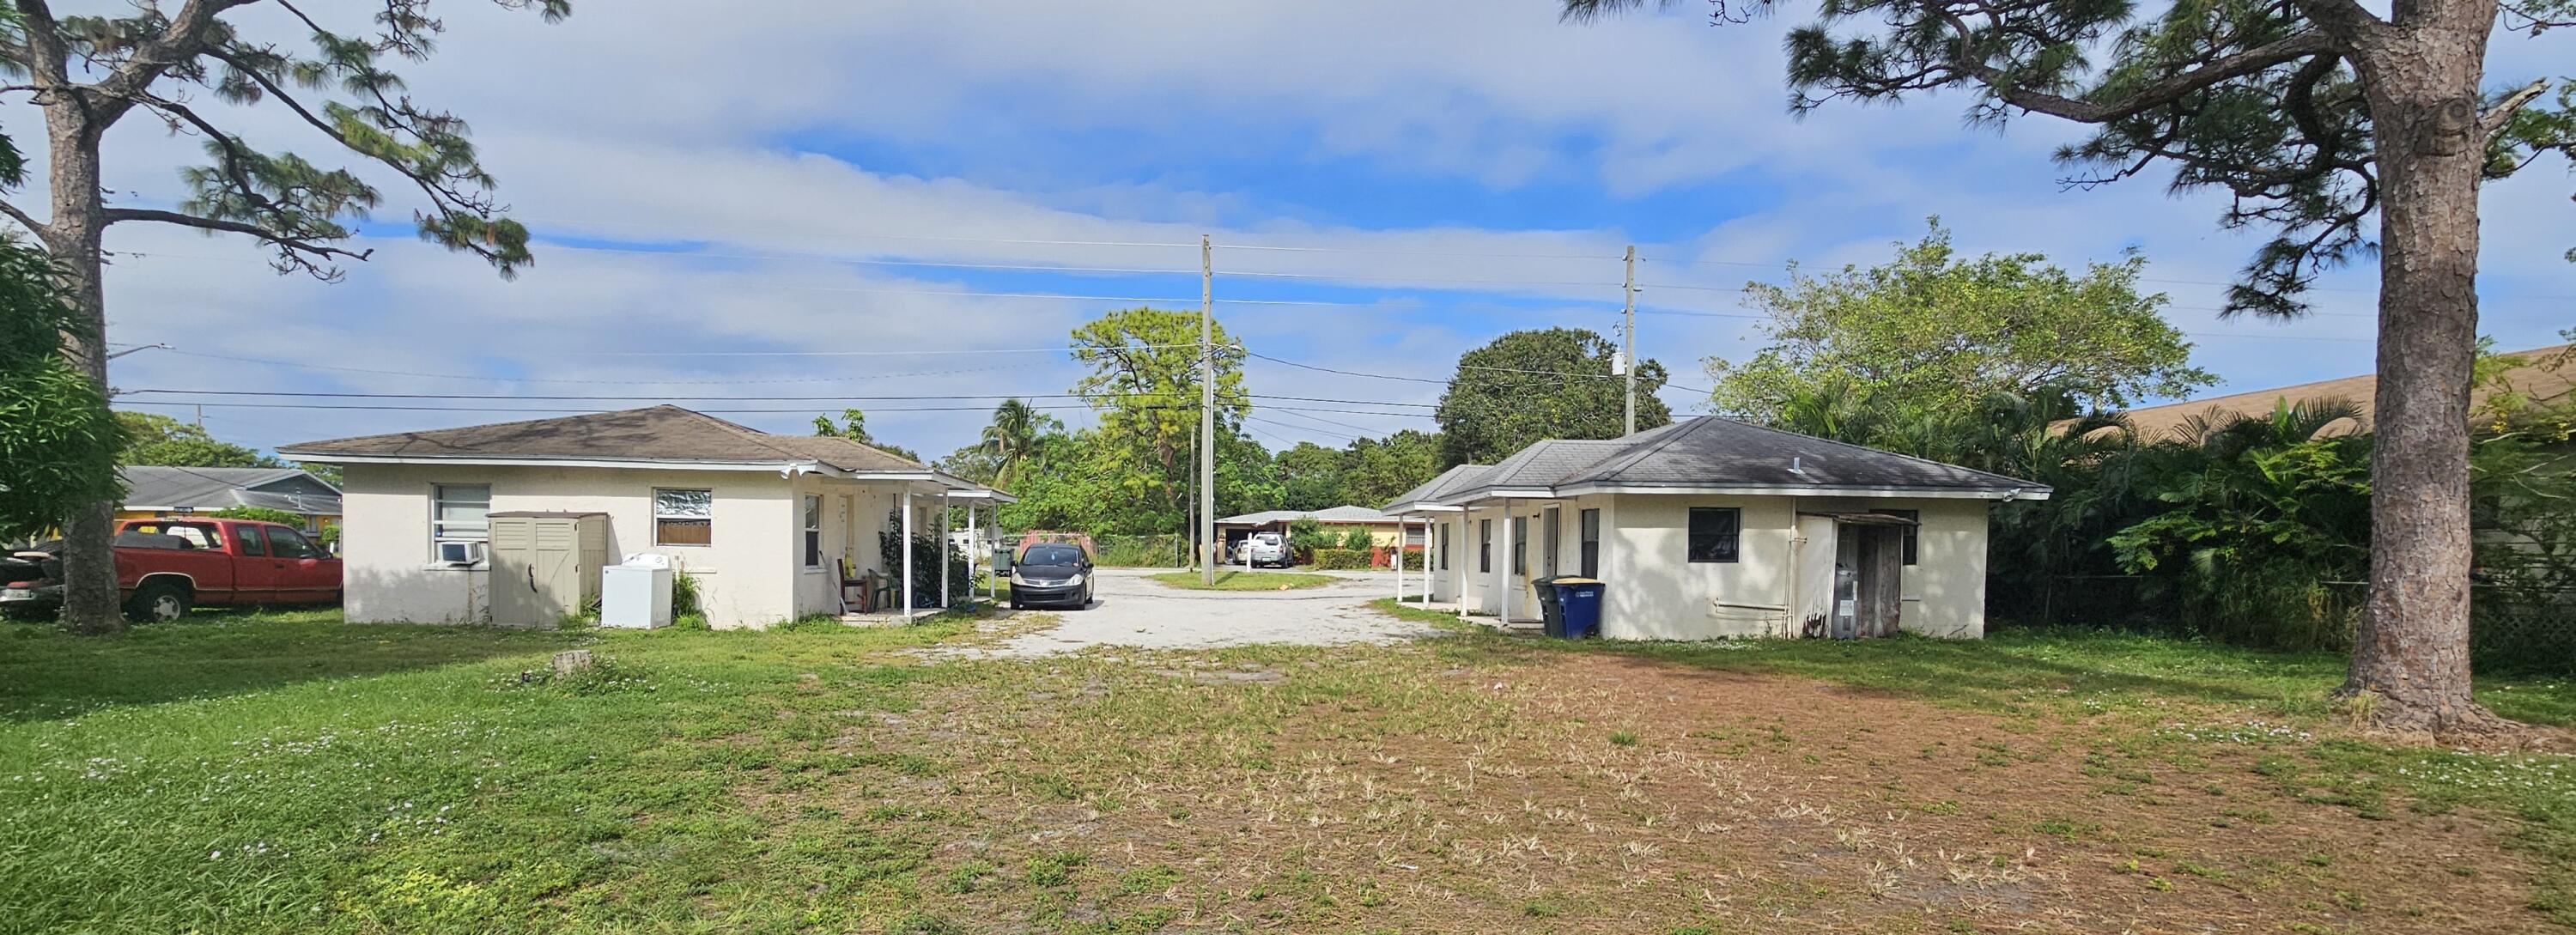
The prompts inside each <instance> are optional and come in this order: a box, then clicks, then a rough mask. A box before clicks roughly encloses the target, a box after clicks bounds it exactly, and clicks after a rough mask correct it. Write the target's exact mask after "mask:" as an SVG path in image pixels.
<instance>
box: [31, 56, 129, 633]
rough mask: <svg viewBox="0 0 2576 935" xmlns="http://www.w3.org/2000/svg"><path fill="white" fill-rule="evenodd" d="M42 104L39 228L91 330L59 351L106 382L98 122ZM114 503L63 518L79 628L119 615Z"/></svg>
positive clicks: (77, 108)
mask: <svg viewBox="0 0 2576 935" xmlns="http://www.w3.org/2000/svg"><path fill="white" fill-rule="evenodd" d="M66 96H67V97H70V98H71V99H69V100H60V101H57V102H55V103H53V104H51V105H49V106H47V107H46V108H45V135H46V138H47V141H48V143H49V145H50V147H51V150H52V151H51V153H50V157H51V159H52V166H51V175H52V182H53V187H52V201H53V217H52V218H50V219H48V220H47V222H46V223H45V227H44V229H43V230H41V231H38V232H37V233H38V234H39V235H40V236H41V237H42V238H43V239H44V241H45V247H46V249H47V251H48V252H50V253H52V254H53V259H54V263H55V264H56V265H57V266H59V267H61V268H62V270H63V275H64V279H65V282H64V285H65V287H66V292H67V293H68V294H67V296H66V297H67V298H68V299H69V300H70V301H71V302H73V303H74V305H75V306H76V307H77V308H78V309H79V311H80V313H81V317H82V318H83V319H85V320H86V321H87V322H88V325H89V335H88V336H86V337H79V338H75V339H74V340H72V341H69V342H67V343H66V344H65V345H64V348H63V354H64V356H66V357H68V358H70V360H71V362H72V363H73V365H75V366H77V367H79V368H80V371H81V372H82V373H85V374H88V375H89V378H90V379H92V380H95V381H97V382H98V385H99V386H101V387H105V386H107V345H106V335H107V303H106V299H105V295H104V293H103V292H101V290H100V286H99V275H100V261H99V249H100V242H101V239H100V235H101V233H102V229H103V228H104V227H105V226H106V225H105V224H104V223H103V218H102V212H103V211H104V210H105V205H104V204H103V203H102V196H101V194H100V190H99V160H98V142H99V132H100V128H99V127H97V126H96V125H95V123H94V121H92V120H91V119H90V115H89V110H88V107H87V102H86V101H84V100H82V99H80V98H79V97H77V96H71V95H66ZM115 526H116V504H114V503H96V504H91V505H89V506H87V507H84V508H81V509H80V510H78V511H76V512H74V513H73V514H72V515H71V516H70V517H69V518H68V521H67V522H65V523H64V524H63V618H62V619H63V625H64V626H66V627H69V628H70V629H72V630H73V631H75V632H79V633H116V632H119V631H121V630H123V629H124V628H125V614H124V611H123V610H122V609H121V608H120V607H119V606H118V604H119V601H118V595H117V590H116V554H115V551H114V549H113V543H114V541H115V535H116V530H115Z"/></svg>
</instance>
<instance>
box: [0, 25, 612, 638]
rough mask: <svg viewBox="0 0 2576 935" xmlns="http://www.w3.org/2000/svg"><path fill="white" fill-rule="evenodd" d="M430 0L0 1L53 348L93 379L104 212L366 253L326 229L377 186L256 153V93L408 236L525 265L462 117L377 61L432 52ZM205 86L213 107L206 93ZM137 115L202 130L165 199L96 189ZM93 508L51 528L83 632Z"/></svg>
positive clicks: (308, 258) (104, 568) (102, 569)
mask: <svg viewBox="0 0 2576 935" xmlns="http://www.w3.org/2000/svg"><path fill="white" fill-rule="evenodd" d="M497 2H499V3H500V4H501V5H502V6H505V7H510V8H513V9H534V10H536V11H538V13H539V14H541V15H542V16H543V17H544V19H546V20H547V21H549V22H552V21H555V20H560V19H562V18H563V17H564V16H566V15H568V14H569V13H570V12H571V6H570V3H569V0H497ZM431 5H432V4H431V0H384V2H381V3H377V4H372V6H373V9H372V10H365V9H356V8H354V7H357V6H358V5H354V4H341V5H332V6H330V7H329V8H327V9H325V8H322V7H320V6H319V5H317V6H316V9H315V10H313V11H311V12H308V11H307V10H306V9H305V8H304V6H303V5H298V4H291V3H288V2H287V0H187V2H185V3H182V4H180V5H179V7H178V9H177V10H175V11H166V12H165V11H164V10H163V9H162V8H161V6H160V5H159V4H154V3H138V4H132V5H129V6H127V7H126V8H125V9H124V12H125V13H126V14H127V15H124V16H93V15H57V14H56V12H55V11H54V9H53V4H51V3H48V2H43V0H15V2H13V3H10V4H8V5H7V6H6V7H5V8H0V68H5V69H6V70H7V71H8V73H9V74H10V75H11V76H12V77H13V78H14V79H15V81H16V83H14V84H11V85H9V86H7V87H5V88H0V92H21V93H25V94H27V95H28V97H27V98H26V100H27V101H28V102H29V103H31V104H34V105H35V106H36V107H38V108H40V109H42V111H43V112H44V115H45V136H46V140H47V144H48V145H47V147H46V158H47V160H48V161H49V165H48V166H47V172H46V174H47V179H46V180H47V182H48V183H49V184H48V185H47V186H46V191H47V192H48V194H49V195H50V203H49V204H47V205H46V206H45V210H44V211H43V212H42V213H43V214H45V219H44V220H42V221H39V220H37V218H36V215H37V214H38V213H39V212H37V211H30V210H28V209H27V208H25V207H23V206H21V205H20V204H19V203H18V201H16V200H9V201H0V214H5V215H6V216H7V217H9V218H10V219H12V220H14V221H16V222H17V223H18V224H19V225H20V226H22V227H25V228H26V229H27V230H28V231H29V232H31V233H33V234H34V235H35V237H36V239H37V240H38V241H40V242H42V243H43V244H44V246H45V250H46V252H47V253H49V254H51V255H52V257H53V259H54V262H55V263H56V265H57V267H58V271H59V274H60V278H61V281H62V283H63V287H64V292H65V294H66V301H67V302H68V304H70V305H71V306H72V308H73V309H74V310H75V311H76V312H77V313H78V315H77V316H76V322H75V323H76V324H78V325H79V328H78V329H76V330H75V331H74V332H73V334H74V335H75V337H74V339H73V340H72V341H71V342H69V344H68V346H66V347H65V348H64V354H65V356H66V357H67V358H68V359H70V360H71V361H72V363H73V364H74V366H75V368H76V369H78V370H79V371H80V372H81V374H82V375H83V376H86V377H87V378H88V379H89V380H90V382H92V383H94V384H97V385H100V386H105V385H106V384H107V347H106V343H105V342H106V340H107V336H108V335H107V306H106V302H105V299H104V296H103V293H102V292H101V291H100V287H99V280H100V271H101V255H102V251H101V244H102V242H103V238H104V235H105V233H106V231H107V228H108V227H110V226H112V225H116V224H129V223H150V224H170V225H176V226H180V227H190V228H195V229H197V230H201V231H205V232H208V233H210V234H212V233H225V234H239V235H242V236H247V237H250V238H253V239H255V240H258V241H260V242H261V243H263V244H265V245H266V246H268V247H269V248H271V250H272V251H273V254H272V261H271V262H272V264H273V265H275V266H276V267H277V269H278V270H279V271H280V272H290V271H301V272H305V273H309V274H312V275H314V276H316V277H319V278H321V279H324V280H326V281H327V280H336V279H338V278H339V277H340V275H341V271H340V268H339V266H338V264H339V263H340V262H341V261H343V260H364V259H366V258H367V256H368V254H369V253H370V252H371V251H367V250H352V249H349V248H348V247H346V246H343V244H346V243H347V242H348V240H349V238H351V237H352V236H355V235H356V233H357V231H356V229H355V227H354V226H352V225H353V223H354V222H355V221H357V220H359V219H362V218H365V217H366V216H368V215H369V214H370V213H371V212H373V211H375V210H376V209H377V208H378V207H379V206H380V205H381V204H382V202H383V200H384V199H383V195H382V193H380V192H378V191H377V190H376V188H375V186H373V185H370V184H368V182H367V181H366V180H365V179H364V178H362V177H361V175H360V174H359V172H357V171H354V170H351V169H345V168H325V167H324V166H321V165H316V164H315V163H314V162H312V161H310V160H308V159H306V158H305V157H304V156H302V155H299V154H296V153H293V152H287V151H283V150H278V151H263V150H261V149H259V148H258V147H256V146H254V145H253V144H252V143H251V142H250V141H249V140H248V139H246V138H245V137H243V136H242V135H240V134H237V133H235V132H233V131H232V130H229V129H227V128H226V126H225V123H226V122H229V121H232V120H236V119H241V116H242V112H243V111H244V110H245V109H247V108H250V107H255V106H257V105H261V104H272V103H273V104H274V105H275V108H274V109H275V111H276V116H277V117H278V118H280V119H281V120H283V122H284V123H285V124H286V125H287V126H289V127H293V128H298V129H301V130H305V131H309V132H311V133H312V134H314V135H316V136H318V137H319V138H320V140H321V141H322V145H323V146H324V148H326V149H329V150H334V151H337V152H339V153H341V154H343V155H345V156H346V157H349V158H352V159H354V160H357V161H360V162H363V163H364V164H366V166H367V170H368V171H369V172H371V173H374V174H376V175H378V176H380V177H383V178H390V179H397V180H399V181H400V182H401V183H402V184H404V185H405V186H407V187H409V188H411V189H414V190H415V192H416V198H417V203H418V204H419V205H420V207H419V208H418V209H416V210H415V211H413V213H412V219H413V222H414V226H416V227H417V228H418V229H419V232H420V236H421V238H422V239H424V240H427V241H430V242H432V243H436V244H439V245H441V246H444V247H446V248H448V249H451V250H458V251H463V252H467V253H472V254H474V255H476V256H479V257H482V258H483V259H485V260H487V261H489V262H491V263H492V264H493V265H494V266H495V267H497V268H498V269H499V270H500V271H501V274H502V275H504V276H508V275H511V274H512V273H514V272H516V271H517V270H518V269H519V268H520V267H523V266H525V265H527V264H528V262H529V261H530V257H529V254H528V231H527V228H525V227H523V226H521V225H520V224H519V223H518V222H516V221H513V220H510V219H508V218H506V217H503V216H502V215H501V213H500V206H499V203H498V201H497V200H496V196H495V195H494V194H493V179H492V176H491V174H490V173H488V172H485V171H484V170H483V167H482V164H481V163H480V162H479V161H478V159H477V158H476V156H475V152H474V145H473V143H472V142H471V141H470V140H469V139H468V138H467V129H466V126H465V122H464V121H463V120H461V119H459V118H458V117H457V116H456V115H455V114H452V113H448V112H447V111H444V110H439V109H437V108H434V107H429V106H425V105H423V104H421V103H419V102H417V101H416V100H415V99H414V98H413V97H412V96H411V95H410V94H408V93H406V92H405V90H404V85H403V79H402V76H400V75H398V74H395V73H394V72H393V71H391V70H390V69H389V66H391V65H393V64H394V63H395V61H396V60H410V61H415V62H417V61H420V60H423V59H426V58H428V57H429V55H430V53H431V51H432V50H433V49H435V48H436V46H437V40H438V38H439V34H440V32H441V31H442V30H444V28H445V26H444V24H442V23H441V22H440V21H439V20H438V19H437V18H436V17H434V16H432V15H431V10H430V7H431ZM315 14H319V15H318V17H317V15H315ZM260 28H272V29H285V30H290V31H293V32H295V33H297V34H300V35H301V36H302V37H304V38H305V39H307V40H309V42H308V43H307V44H305V45H303V46H301V47H290V46H288V45H285V44H280V43H275V42H268V41H263V40H261V39H258V38H255V36H256V35H257V30H258V29H260ZM207 98H211V99H212V100H214V101H216V102H219V103H220V104H223V105H226V106H222V107H207V106H206V100H205V99H207ZM137 110H140V111H142V112H144V113H145V114H146V117H145V119H146V121H147V122H150V123H153V124H158V125H165V126H167V127H168V128H169V129H170V130H171V132H174V133H186V134H190V135H192V136H195V137H197V138H199V139H201V140H202V141H203V146H204V149H205V153H206V162H205V164H203V165H198V166H190V167H186V168H183V169H181V170H180V172H179V177H180V180H181V181H182V182H184V183H185V184H186V185H187V187H188V190H189V195H188V197H187V198H185V199H184V200H182V201H180V202H179V203H178V204H177V205H175V206H172V207H167V208H165V207H144V206H117V207H110V206H109V205H108V204H107V190H106V188H105V186H104V185H103V184H102V172H101V166H102V162H103V160H102V150H103V146H104V143H105V141H106V140H108V139H110V138H117V139H129V140H131V139H137V137H136V136H131V135H126V136H119V135H116V134H111V133H110V132H109V131H110V130H111V129H112V128H114V127H116V126H117V125H118V124H119V123H120V122H122V121H123V120H124V119H125V118H126V117H128V116H131V115H133V114H134V113H135V112H136V111H137ZM244 122H245V123H257V122H258V121H256V120H245V121H244ZM156 145H157V144H156ZM10 170H11V171H8V172H5V173H0V176H14V175H16V174H17V173H16V171H15V165H14V159H13V160H12V165H11V166H10ZM112 520H113V504H112V503H110V502H109V501H108V500H107V499H105V498H102V499H101V500H99V501H98V502H96V503H93V504H90V505H89V506H87V507H84V508H82V509H80V510H78V511H75V512H74V513H73V515H72V516H71V517H69V522H67V523H66V524H65V525H64V529H63V545H64V555H63V561H64V569H63V572H64V593H63V618H64V619H65V620H66V621H69V622H71V623H72V624H73V625H74V626H75V627H76V628H78V629H81V630H84V631H93V632H110V631H114V630H116V629H118V628H119V627H120V626H121V625H122V617H121V616H120V615H119V613H118V609H117V590H116V568H115V563H114V559H113V557H112V555H111V553H110V552H109V551H108V545H109V537H110V535H111V533H112V530H111V526H112V525H113V522H112Z"/></svg>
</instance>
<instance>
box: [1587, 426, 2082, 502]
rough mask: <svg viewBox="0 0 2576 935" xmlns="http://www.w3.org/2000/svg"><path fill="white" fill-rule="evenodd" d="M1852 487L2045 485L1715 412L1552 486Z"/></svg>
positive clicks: (1997, 490) (1965, 488)
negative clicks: (1764, 425)
mask: <svg viewBox="0 0 2576 935" xmlns="http://www.w3.org/2000/svg"><path fill="white" fill-rule="evenodd" d="M1590 484H1600V485H1616V486H1628V487H1658V486H1662V487H1687V486H1730V487H1856V488H1904V489H1938V490H1959V491H1966V492H1992V493H1996V494H2002V493H2004V492H2007V491H2013V490H2024V491H2030V490H2045V489H2047V488H2045V487H2041V486H2040V485H2038V484H2034V483H2031V482H2030V481H2026V480H2019V479H2016V478H2011V477H2005V476H2003V475H2001V474H1989V473H1987V472H1984V471H1977V470H1970V469H1968V468H1963V467H1960V466H1958V465H1955V464H1943V463H1941V462H1938V461H1928V460H1925V459H1922V458H1915V457H1909V456H1906V455H1901V454H1897V453H1895V452H1891V451H1880V450H1878V449H1876V448H1866V447H1862V446H1860V445H1852V444H1845V443H1843V442H1837V441H1827V440H1825V439H1822V438H1816V437H1813V436H1809V435H1800V434H1798V433H1796V432H1784V431H1781V430H1779V429H1771V428H1763V427H1762V426H1758V425H1753V424H1751V423H1747V422H1738V421H1736V420H1733V419H1727V418H1720V417H1717V416H1702V417H1700V418H1696V419H1692V420H1690V421H1688V422H1681V423H1675V424H1674V425H1673V426H1672V427H1671V429H1670V430H1669V431H1665V432H1660V433H1656V434H1654V435H1652V436H1651V437H1645V436H1642V435H1641V439H1640V441H1639V442H1637V443H1636V444H1632V445H1630V446H1628V447H1627V448H1626V450H1623V451H1621V452H1619V453H1617V454H1616V455H1614V456H1612V457H1609V458H1605V459H1602V460H1601V461H1599V462H1597V463H1595V464H1593V465H1591V466H1590V467H1587V468H1585V469H1583V470H1579V471H1576V472H1574V473H1571V474H1568V475H1566V476H1564V477H1563V478H1560V479H1559V480H1558V481H1557V482H1556V486H1558V487H1561V488H1562V487H1576V486H1583V485H1590Z"/></svg>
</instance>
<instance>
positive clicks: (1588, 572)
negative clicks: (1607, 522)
mask: <svg viewBox="0 0 2576 935" xmlns="http://www.w3.org/2000/svg"><path fill="white" fill-rule="evenodd" d="M1581 522H1582V524H1583V571H1582V572H1581V574H1582V575H1583V576H1584V577H1586V578H1599V577H1601V511H1600V510H1585V511H1583V517H1582V520H1581Z"/></svg>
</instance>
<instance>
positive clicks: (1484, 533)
mask: <svg viewBox="0 0 2576 935" xmlns="http://www.w3.org/2000/svg"><path fill="white" fill-rule="evenodd" d="M1493 570H1494V521H1493V520H1490V519H1480V520H1477V521H1476V571H1477V572H1478V573H1480V574H1488V573H1491V572H1492V571H1493Z"/></svg>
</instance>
